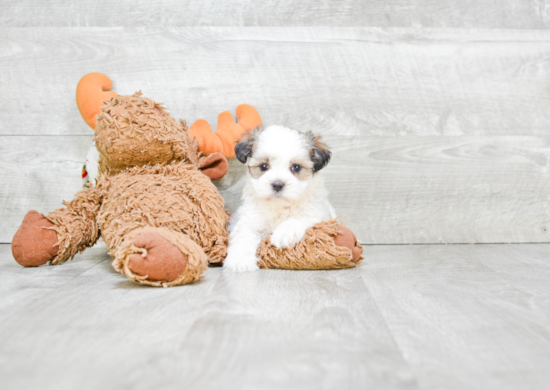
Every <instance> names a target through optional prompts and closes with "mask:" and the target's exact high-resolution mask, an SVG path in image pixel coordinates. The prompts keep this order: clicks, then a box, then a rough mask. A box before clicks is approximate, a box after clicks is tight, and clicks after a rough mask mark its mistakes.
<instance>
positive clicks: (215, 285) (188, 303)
mask: <svg viewBox="0 0 550 390" xmlns="http://www.w3.org/2000/svg"><path fill="white" fill-rule="evenodd" d="M0 256H1V257H0V264H2V263H8V262H10V261H13V260H12V259H11V256H9V255H8V256H6V255H0ZM79 261H82V260H81V256H77V258H76V259H75V260H74V262H75V263H76V262H79ZM64 266H65V265H61V266H59V267H57V268H62V267H64ZM50 268H51V267H50ZM10 270H11V272H14V271H13V269H10ZM47 270H48V267H40V268H38V269H35V270H32V271H34V272H30V273H28V274H29V277H28V280H27V284H37V285H40V284H43V283H45V281H44V280H45V278H47V274H46V272H47ZM24 271H27V270H25V269H23V270H18V271H17V273H18V274H19V273H23V272H24ZM9 276H10V275H9V274H8V275H7V277H8V278H9ZM46 283H47V282H46ZM19 304H20V306H21V307H22V308H23V309H22V310H19V311H18V312H17V313H14V314H13V315H12V316H10V317H9V318H8V319H6V320H5V321H3V322H0V376H1V377H2V382H3V385H2V387H3V389H18V388H37V387H40V388H43V389H50V388H52V389H53V388H55V389H74V388H79V389H97V388H103V389H120V388H132V389H147V388H151V387H152V386H154V387H157V388H165V389H171V388H181V386H182V384H185V388H186V389H219V388H224V389H258V388H262V389H280V388H281V387H284V388H288V389H311V388H314V389H333V388H335V387H338V388H342V389H356V388H384V389H417V388H418V387H417V386H416V380H415V378H414V376H413V375H412V373H411V371H410V368H409V367H408V365H407V364H406V363H405V362H404V360H403V357H402V356H401V354H400V352H399V350H398V349H397V348H396V346H395V344H394V341H393V338H392V336H391V334H390V333H389V332H388V329H387V328H386V325H385V322H384V321H383V319H382V318H381V316H380V314H379V310H378V309H377V307H376V304H375V302H374V301H373V300H372V298H371V297H370V295H369V293H368V291H367V289H366V288H365V286H364V284H363V282H362V280H361V278H360V277H358V274H357V272H356V271H351V272H348V271H343V272H338V271H337V272H292V271H275V270H271V271H265V272H264V271H262V272H257V273H252V274H227V273H223V271H222V269H221V268H217V269H209V270H208V271H207V272H206V273H205V278H204V279H203V280H202V281H201V282H198V283H195V284H193V285H187V286H182V287H178V288H170V289H155V288H147V287H144V286H139V285H135V284H133V283H132V282H130V281H128V280H126V279H125V278H123V277H122V276H121V275H119V274H115V273H114V271H113V270H112V268H111V266H110V264H109V262H107V261H104V262H101V263H99V264H98V265H97V266H96V267H93V268H91V269H90V270H88V271H86V272H84V273H82V274H81V275H80V276H79V277H78V278H75V279H73V280H71V281H69V282H67V283H66V284H64V285H63V286H60V287H58V288H57V289H56V290H55V291H53V292H51V293H49V294H48V295H47V296H44V297H43V298H42V299H40V300H29V299H27V297H19Z"/></svg>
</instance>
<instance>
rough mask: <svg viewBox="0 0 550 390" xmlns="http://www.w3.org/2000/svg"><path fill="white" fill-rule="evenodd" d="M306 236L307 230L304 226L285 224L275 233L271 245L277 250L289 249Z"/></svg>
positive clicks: (278, 227)
mask: <svg viewBox="0 0 550 390" xmlns="http://www.w3.org/2000/svg"><path fill="white" fill-rule="evenodd" d="M304 234H306V229H304V228H303V226H302V225H299V224H296V223H290V222H289V223H286V222H283V223H281V224H280V225H279V226H277V228H276V229H275V231H273V234H272V235H271V243H272V244H273V246H274V247H275V248H277V249H281V248H288V247H291V246H292V245H294V244H297V243H298V242H300V240H301V239H302V238H304Z"/></svg>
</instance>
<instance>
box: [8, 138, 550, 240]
mask: <svg viewBox="0 0 550 390" xmlns="http://www.w3.org/2000/svg"><path fill="white" fill-rule="evenodd" d="M91 139H92V137H91V136H42V137H38V136H25V137H24V136H17V137H1V136H0V167H1V168H2V169H0V180H1V181H2V182H3V183H4V187H3V191H2V192H0V204H2V218H3V223H2V224H1V225H0V242H11V238H12V236H13V234H14V233H15V231H16V230H17V228H18V227H19V225H20V223H21V220H22V218H23V216H24V215H25V213H26V212H27V211H28V210H30V209H36V210H38V211H40V212H44V213H47V212H48V211H51V210H53V209H54V208H57V207H61V201H62V200H69V199H72V197H73V195H74V193H76V192H77V191H78V190H79V189H80V188H81V185H82V183H81V180H80V176H79V173H80V168H81V166H82V161H83V157H81V156H85V154H86V151H87V148H88V147H89V145H90V144H91ZM325 139H326V142H327V143H328V145H329V146H330V147H331V149H332V151H333V159H332V161H331V163H330V164H329V165H328V166H327V168H325V170H324V171H322V172H323V174H324V176H325V179H326V182H327V187H328V189H329V191H330V192H331V195H330V199H331V201H332V203H333V205H334V206H335V208H336V211H337V212H338V214H339V215H340V217H346V221H347V224H348V226H349V227H350V228H352V229H353V230H354V231H355V232H356V234H357V236H358V238H359V239H360V240H361V241H362V242H363V243H364V244H391V243H401V244H406V243H457V242H459V243H460V242H462V243H471V242H547V241H549V240H550V238H549V234H550V233H548V230H550V203H549V202H548V200H549V196H550V181H549V180H548V174H549V173H548V170H549V166H550V138H547V137H533V136H526V137H514V136H503V137H375V136H365V137H363V138H362V139H361V140H357V139H353V138H352V137H345V136H342V135H341V134H339V133H331V134H325ZM244 174H245V170H244V166H243V165H242V164H241V163H239V162H238V161H237V160H232V161H231V162H230V173H229V174H228V175H227V176H226V177H225V178H223V179H222V180H221V181H219V182H218V183H216V185H217V187H218V188H219V190H220V192H221V193H222V195H223V197H224V199H225V202H226V207H227V208H228V209H229V210H230V211H235V210H236V209H237V207H238V206H239V204H240V196H241V191H242V187H243V185H244V180H245V176H244ZM13 194H17V196H14V195H13Z"/></svg>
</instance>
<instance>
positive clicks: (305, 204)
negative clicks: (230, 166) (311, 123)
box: [224, 126, 336, 272]
mask: <svg viewBox="0 0 550 390" xmlns="http://www.w3.org/2000/svg"><path fill="white" fill-rule="evenodd" d="M235 154H236V155H237V159H239V161H240V162H242V163H244V164H246V165H247V168H248V173H247V178H246V184H245V187H244V189H243V195H242V200H243V204H242V206H241V207H240V208H239V209H238V210H237V212H236V213H235V214H234V215H233V217H232V219H231V223H230V226H229V231H230V236H229V248H228V254H227V257H226V259H225V260H224V268H225V269H228V270H231V271H235V272H247V271H255V270H257V269H259V267H258V265H257V262H258V258H257V257H256V251H257V249H258V245H259V244H260V242H261V241H262V239H264V238H265V237H267V236H269V235H270V234H272V235H271V243H272V244H273V245H274V246H275V247H277V248H286V247H289V246H292V245H293V244H295V243H297V242H299V241H300V240H301V239H302V238H303V237H304V234H305V231H306V229H308V228H310V227H311V226H313V225H314V224H316V223H318V222H321V221H326V220H328V219H331V218H334V217H336V213H335V211H334V208H333V207H332V205H331V204H330V202H329V201H328V191H327V189H326V188H325V184H324V180H323V178H322V176H321V175H320V174H319V171H320V170H321V169H323V168H324V167H325V166H326V165H327V164H328V162H329V161H330V156H331V152H330V151H329V150H328V148H327V146H326V145H325V144H324V143H322V142H321V140H320V138H319V137H317V136H315V135H313V134H312V133H311V132H308V133H302V132H299V131H297V130H293V129H289V128H287V127H284V126H269V127H268V128H266V129H264V130H262V129H258V130H255V131H253V132H251V133H248V134H246V135H245V136H244V137H243V138H242V139H241V140H240V141H239V143H238V144H237V146H236V147H235Z"/></svg>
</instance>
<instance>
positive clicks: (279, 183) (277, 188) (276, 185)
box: [271, 181, 285, 192]
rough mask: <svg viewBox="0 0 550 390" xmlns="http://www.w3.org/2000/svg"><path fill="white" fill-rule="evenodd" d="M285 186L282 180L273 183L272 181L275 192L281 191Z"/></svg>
mask: <svg viewBox="0 0 550 390" xmlns="http://www.w3.org/2000/svg"><path fill="white" fill-rule="evenodd" d="M284 186H285V183H283V182H282V181H274V182H273V183H271V187H273V191H275V192H281V190H282V189H283V187H284Z"/></svg>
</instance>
